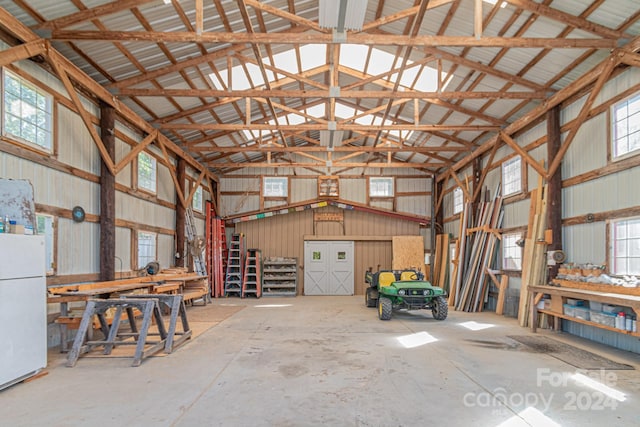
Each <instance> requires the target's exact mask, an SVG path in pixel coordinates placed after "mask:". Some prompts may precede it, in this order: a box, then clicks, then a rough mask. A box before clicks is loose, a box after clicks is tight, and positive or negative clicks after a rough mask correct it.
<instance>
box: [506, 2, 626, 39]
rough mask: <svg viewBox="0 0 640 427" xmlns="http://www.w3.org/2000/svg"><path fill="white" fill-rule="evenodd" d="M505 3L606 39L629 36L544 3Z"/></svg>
mask: <svg viewBox="0 0 640 427" xmlns="http://www.w3.org/2000/svg"><path fill="white" fill-rule="evenodd" d="M506 1H507V3H511V4H512V5H514V6H516V7H519V8H521V9H524V10H528V11H529V12H533V13H535V14H536V15H538V16H544V17H545V18H549V19H553V20H554V21H558V22H560V23H562V24H565V25H567V24H568V25H569V26H571V27H574V28H580V29H581V30H584V31H588V32H590V33H593V34H595V35H597V36H600V37H604V38H608V39H616V40H617V39H626V38H631V37H632V36H631V35H629V34H625V33H624V32H623V31H618V30H613V29H611V28H608V27H605V26H604V25H599V24H596V23H594V22H591V21H588V20H586V19H585V18H583V17H582V16H575V15H571V14H570V13H566V12H562V11H561V10H558V9H553V8H551V7H549V6H547V5H546V4H539V3H536V2H533V1H531V0H506Z"/></svg>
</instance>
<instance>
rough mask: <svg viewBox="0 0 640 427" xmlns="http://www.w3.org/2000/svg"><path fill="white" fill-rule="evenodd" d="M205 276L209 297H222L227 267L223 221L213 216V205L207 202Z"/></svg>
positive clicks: (225, 236)
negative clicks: (209, 292) (207, 282)
mask: <svg viewBox="0 0 640 427" xmlns="http://www.w3.org/2000/svg"><path fill="white" fill-rule="evenodd" d="M206 217H207V218H206V221H207V223H206V235H207V251H206V259H207V263H206V265H207V267H208V269H207V275H208V280H209V289H210V290H211V296H212V297H214V298H218V297H221V296H224V279H225V271H226V270H225V268H226V266H227V256H228V253H227V235H226V231H225V225H224V220H223V219H222V218H220V217H219V216H217V215H216V214H215V209H214V207H213V204H212V203H211V202H210V201H208V202H207V215H206Z"/></svg>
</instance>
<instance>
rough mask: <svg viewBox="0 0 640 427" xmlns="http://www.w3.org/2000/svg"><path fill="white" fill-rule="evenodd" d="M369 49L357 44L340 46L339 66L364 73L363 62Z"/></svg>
mask: <svg viewBox="0 0 640 427" xmlns="http://www.w3.org/2000/svg"><path fill="white" fill-rule="evenodd" d="M368 51H369V48H367V46H364V45H359V44H343V45H340V65H344V66H345V67H349V68H353V69H354V70H358V71H360V72H364V62H365V61H366V59H367V53H368Z"/></svg>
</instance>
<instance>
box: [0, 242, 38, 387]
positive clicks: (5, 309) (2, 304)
mask: <svg viewBox="0 0 640 427" xmlns="http://www.w3.org/2000/svg"><path fill="white" fill-rule="evenodd" d="M46 366H47V286H46V280H45V247H44V236H25V235H19V234H6V233H2V234H0V390H2V389H4V388H6V387H9V386H10V385H12V384H15V383H17V382H20V381H22V380H24V379H26V378H29V377H30V376H32V375H35V374H36V373H38V371H40V370H41V369H43V368H45V367H46Z"/></svg>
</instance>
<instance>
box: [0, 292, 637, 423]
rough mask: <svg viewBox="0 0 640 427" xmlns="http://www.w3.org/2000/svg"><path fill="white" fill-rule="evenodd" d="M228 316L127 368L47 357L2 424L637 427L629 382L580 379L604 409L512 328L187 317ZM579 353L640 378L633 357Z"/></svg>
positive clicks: (262, 311) (398, 318) (285, 302)
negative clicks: (608, 391)
mask: <svg viewBox="0 0 640 427" xmlns="http://www.w3.org/2000/svg"><path fill="white" fill-rule="evenodd" d="M228 304H237V305H246V306H247V307H246V308H244V309H242V310H240V311H239V312H237V313H235V314H234V315H232V316H231V317H229V318H227V319H226V320H224V321H222V322H221V323H219V324H218V325H217V326H215V327H213V328H211V329H209V330H207V331H206V332H205V333H203V334H202V335H201V336H199V337H197V338H196V339H195V340H192V341H191V342H188V343H187V344H185V345H184V346H183V347H181V348H180V349H179V350H177V351H176V352H174V353H173V354H171V355H169V356H167V357H154V358H150V359H146V360H144V361H143V363H142V365H141V366H140V367H137V368H134V367H131V366H130V362H131V360H130V359H128V358H109V359H105V358H100V359H96V358H86V357H85V358H80V360H79V361H78V363H77V365H76V367H74V368H66V367H65V366H64V363H65V359H64V356H61V355H59V354H57V353H52V356H51V357H50V360H49V367H48V371H49V374H48V375H46V376H44V377H41V378H38V379H36V380H33V381H31V382H28V383H22V384H18V385H16V386H13V387H11V388H9V389H7V390H5V391H3V392H0V425H6V426H45V425H46V426H85V425H91V426H102V425H109V426H117V425H126V426H218V425H219V426H423V425H445V426H472V425H473V426H490V427H497V426H501V427H504V426H520V425H523V426H524V425H535V426H549V425H562V426H587V425H594V426H596V425H602V426H607V427H613V426H637V425H640V411H638V403H639V402H640V371H637V370H622V371H607V372H599V371H590V372H589V373H586V374H587V375H591V376H592V375H595V376H597V377H598V379H599V381H600V382H605V383H607V384H608V385H609V386H611V388H613V389H615V390H617V391H619V392H621V393H623V394H624V397H623V398H622V399H624V400H623V401H618V400H616V399H613V398H609V397H607V396H606V395H605V394H603V393H602V392H601V391H596V390H594V389H592V388H589V387H587V386H584V385H581V384H579V383H578V382H576V381H575V380H574V379H572V378H569V376H570V375H572V374H575V373H576V371H577V369H576V368H575V367H573V366H571V365H568V364H566V363H564V362H562V361H560V360H558V359H555V358H553V357H551V356H549V355H545V354H540V353H532V352H530V351H526V349H527V347H523V346H521V345H518V344H517V343H516V342H515V341H513V340H511V339H510V338H507V336H508V335H525V334H528V333H529V331H528V330H526V329H523V328H520V327H519V326H518V325H517V322H516V321H515V320H514V319H507V318H504V317H499V316H496V315H495V314H491V313H479V314H478V313H475V314H470V313H460V312H452V313H450V316H449V318H448V319H447V320H446V321H443V322H439V321H435V320H433V319H432V317H431V314H430V313H429V312H413V313H406V312H405V313H397V314H395V313H394V317H393V319H392V320H391V321H386V322H383V321H380V320H378V318H377V313H376V311H375V310H374V309H370V308H366V307H365V306H364V303H363V298H362V297H297V298H262V299H260V300H239V299H220V300H215V301H214V302H213V306H209V307H206V308H204V307H203V308H197V307H194V308H190V309H189V310H188V313H191V314H192V315H193V316H196V315H197V316H200V317H202V315H203V313H204V314H206V312H205V311H204V310H216V308H217V307H216V306H218V305H228ZM219 309H221V308H219ZM197 310H199V311H197ZM466 322H476V323H471V324H468V323H466ZM463 324H466V325H467V326H470V327H472V329H479V328H478V326H479V325H478V324H480V326H481V324H485V325H493V326H492V327H489V328H486V329H480V330H472V329H469V328H468V327H465V326H463ZM543 334H547V335H550V336H553V337H554V338H557V339H561V340H565V341H569V342H571V343H573V344H574V345H577V346H585V343H586V342H585V341H582V340H578V339H575V338H572V337H570V336H568V335H566V334H553V333H548V332H543ZM401 337H408V338H414V339H419V340H422V345H418V346H417V347H412V348H411V347H406V346H405V345H403V344H401V342H400V340H399V338H401ZM430 340H432V342H429V343H425V342H427V341H430ZM586 345H587V346H586V348H587V349H589V350H591V351H597V352H599V353H602V352H604V353H606V354H607V356H608V357H610V358H612V359H614V360H616V361H620V362H624V363H630V364H633V365H635V366H636V368H637V369H640V356H638V355H632V354H629V353H624V352H616V351H612V350H610V349H608V348H607V347H603V346H599V345H595V344H593V345H592V344H589V343H586ZM563 375H564V376H563ZM527 421H528V422H527ZM553 423H556V424H553Z"/></svg>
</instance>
